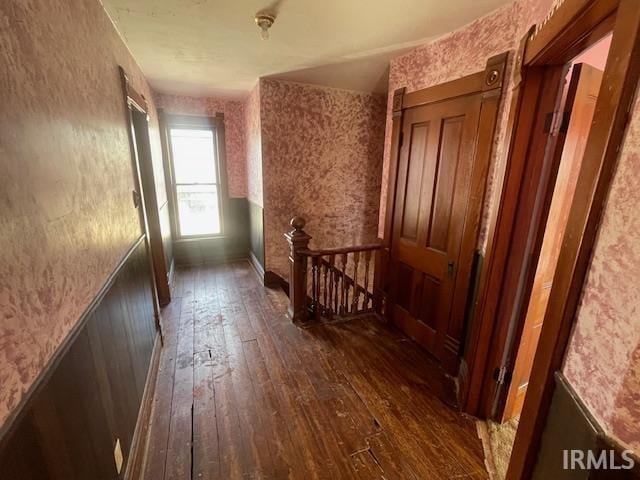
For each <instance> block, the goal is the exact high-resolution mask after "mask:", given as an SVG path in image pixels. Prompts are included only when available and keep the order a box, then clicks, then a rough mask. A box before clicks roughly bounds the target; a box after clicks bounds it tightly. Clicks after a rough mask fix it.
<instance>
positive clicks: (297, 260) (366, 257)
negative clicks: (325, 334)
mask: <svg viewBox="0 0 640 480" xmlns="http://www.w3.org/2000/svg"><path fill="white" fill-rule="evenodd" d="M290 224H291V226H292V227H293V229H292V230H291V231H289V232H287V233H286V234H285V238H286V239H287V242H288V243H289V248H290V254H289V263H290V268H291V274H290V279H289V302H290V304H289V309H288V315H289V317H290V318H291V319H292V320H293V321H294V322H297V323H303V322H306V321H308V320H310V319H315V320H319V319H320V318H321V317H323V318H334V317H344V316H347V315H348V316H351V315H356V314H362V313H368V312H372V311H373V310H374V308H376V306H377V303H378V302H377V301H376V298H375V295H374V291H375V289H374V288H373V285H374V281H373V276H374V269H375V264H376V263H377V262H376V259H377V255H378V254H377V252H378V251H379V250H381V249H382V248H383V245H382V243H368V244H365V245H356V246H351V247H339V248H325V249H318V250H313V249H310V248H309V241H310V240H311V236H310V235H308V234H307V233H306V232H305V231H304V230H303V229H304V226H305V224H306V222H305V220H304V219H302V218H300V217H294V218H292V219H291V222H290ZM374 255H376V257H374ZM372 260H373V266H372ZM360 282H361V283H360Z"/></svg>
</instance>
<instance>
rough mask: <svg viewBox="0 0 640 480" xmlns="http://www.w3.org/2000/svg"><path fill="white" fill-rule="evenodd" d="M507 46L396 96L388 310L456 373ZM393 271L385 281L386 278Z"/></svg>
mask: <svg viewBox="0 0 640 480" xmlns="http://www.w3.org/2000/svg"><path fill="white" fill-rule="evenodd" d="M506 61H507V54H502V55H497V56H495V57H492V58H490V59H489V60H488V62H487V67H486V69H485V70H484V71H481V72H478V73H476V74H472V75H469V76H466V77H463V78H461V79H459V80H454V81H451V82H448V83H444V84H440V85H437V86H434V87H430V88H427V89H424V90H419V91H416V92H412V93H409V94H404V91H403V90H399V91H397V92H396V93H395V95H394V124H393V131H392V143H393V145H392V151H393V152H394V155H395V158H394V160H393V161H392V171H391V175H390V177H389V191H390V192H391V194H390V195H389V202H390V203H389V204H388V205H387V211H389V212H390V213H391V215H388V221H387V224H386V225H385V235H384V242H385V252H384V254H385V255H387V259H388V262H387V263H386V265H387V268H388V272H389V275H386V274H382V275H380V276H379V277H380V278H384V279H385V280H386V282H387V283H386V285H384V286H383V290H384V292H385V302H384V303H385V315H386V316H387V318H389V320H390V321H391V322H392V323H394V324H395V325H396V326H398V327H399V328H400V329H401V330H403V331H404V332H405V333H406V334H407V335H408V336H409V337H411V338H412V339H413V340H415V341H416V342H417V343H419V344H420V345H421V346H422V347H424V348H425V349H426V350H427V351H428V352H429V353H431V355H432V356H433V357H434V358H435V359H436V360H437V361H438V362H439V364H440V365H441V366H442V367H443V369H444V370H445V371H446V372H448V373H449V374H450V375H455V374H456V373H457V370H458V367H459V361H460V354H461V349H462V344H463V340H464V333H465V320H466V318H467V313H468V311H467V306H468V299H469V297H470V293H471V292H470V290H471V288H470V287H471V285H472V279H473V268H474V255H475V249H476V244H477V237H478V228H479V224H480V216H481V209H482V204H483V198H484V191H485V186H486V180H487V171H488V163H489V158H490V155H491V149H492V144H493V133H494V129H495V124H496V118H497V108H498V103H499V101H500V97H501V93H502V85H503V75H504V71H505V65H506ZM387 279H388V280H387Z"/></svg>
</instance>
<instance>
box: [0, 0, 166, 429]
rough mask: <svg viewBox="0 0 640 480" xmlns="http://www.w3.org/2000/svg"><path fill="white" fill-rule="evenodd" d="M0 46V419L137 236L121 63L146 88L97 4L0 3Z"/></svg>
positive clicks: (156, 147)
mask: <svg viewBox="0 0 640 480" xmlns="http://www.w3.org/2000/svg"><path fill="white" fill-rule="evenodd" d="M0 45H2V48H0V63H1V64H2V65H3V68H2V69H1V71H0V105H2V115H0V158H1V161H0V212H2V214H1V216H0V312H1V313H0V314H1V318H0V423H3V422H4V421H5V420H6V418H7V416H8V415H9V414H10V412H12V411H13V410H14V409H15V408H16V407H17V406H18V405H19V403H20V401H21V399H22V398H23V395H24V393H25V392H26V390H27V389H28V388H29V387H30V386H31V384H32V383H33V381H34V380H35V378H36V377H37V376H38V374H39V373H40V372H41V371H42V369H43V367H44V366H45V365H46V364H47V362H48V361H49V359H50V358H51V356H52V354H53V353H54V351H55V350H56V349H57V348H58V347H59V346H60V344H61V342H62V341H63V339H64V338H65V337H66V336H67V334H68V333H69V331H70V330H71V329H72V327H73V326H74V325H75V324H76V322H77V321H78V319H79V317H80V315H81V314H82V312H83V311H84V309H85V308H86V307H87V306H88V305H89V303H90V302H91V301H92V300H93V298H94V297H95V295H96V294H97V293H98V291H99V290H100V288H101V287H102V285H103V284H104V282H105V281H106V279H107V277H108V275H109V274H110V273H111V272H112V271H113V269H114V268H115V267H116V265H117V264H118V262H119V261H120V259H121V258H122V256H123V255H124V254H125V253H126V252H127V250H128V249H129V247H130V246H131V244H132V242H133V241H134V240H135V239H136V238H138V236H139V235H140V228H139V225H138V220H137V214H136V210H135V209H134V208H133V205H132V201H131V190H132V189H133V177H132V169H131V152H130V149H129V139H128V136H127V123H126V115H125V106H124V100H123V92H122V86H121V82H120V75H119V72H118V65H122V66H123V67H124V68H125V69H126V70H127V72H128V73H129V75H130V79H131V80H132V83H133V84H134V86H135V87H136V88H137V89H138V90H139V91H141V93H143V94H144V95H145V96H146V97H147V99H149V100H150V99H151V92H150V90H149V88H148V86H147V84H146V82H145V80H144V78H143V76H142V74H141V72H140V70H139V69H138V67H137V66H136V64H135V63H134V61H133V59H132V58H131V56H130V54H129V52H128V50H127V48H126V47H125V45H124V44H123V43H122V41H121V39H120V37H119V36H118V34H117V33H116V31H115V29H114V27H113V25H112V24H111V22H110V20H109V18H108V17H107V15H106V13H105V12H104V10H103V9H102V7H101V5H100V3H99V2H97V1H83V0H46V1H45V0H21V1H19V2H15V1H9V2H0ZM151 107H152V105H151ZM149 113H150V117H151V122H150V133H151V140H152V149H153V158H154V164H155V165H156V171H158V169H159V171H160V172H161V171H162V165H161V151H160V142H159V132H158V126H157V120H156V114H155V110H153V108H151V111H150V112H149ZM157 180H158V185H157V190H158V196H159V197H160V204H161V205H162V204H163V203H165V202H166V192H165V189H164V183H163V182H162V176H160V177H159V178H158V179H157Z"/></svg>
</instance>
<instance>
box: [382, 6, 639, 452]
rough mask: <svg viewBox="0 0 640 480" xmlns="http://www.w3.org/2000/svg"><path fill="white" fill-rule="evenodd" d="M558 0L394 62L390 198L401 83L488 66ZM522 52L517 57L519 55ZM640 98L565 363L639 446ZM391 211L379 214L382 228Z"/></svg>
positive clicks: (433, 80) (506, 13)
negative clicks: (394, 116) (395, 104)
mask: <svg viewBox="0 0 640 480" xmlns="http://www.w3.org/2000/svg"><path fill="white" fill-rule="evenodd" d="M551 3H552V1H551V0H545V1H543V2H537V1H535V0H516V1H515V2H514V3H512V4H509V5H506V6H504V7H502V8H500V9H498V10H496V11H494V12H492V13H490V14H488V15H486V16H485V17H483V18H481V19H478V20H476V21H474V22H472V23H470V24H469V25H467V26H465V27H462V28H461V29H459V30H457V31H455V32H453V33H451V34H449V35H447V36H445V37H442V38H440V39H437V40H435V41H433V42H431V43H429V44H427V45H424V46H421V47H418V48H417V49H415V50H413V51H411V52H409V53H407V54H405V55H403V56H401V57H399V58H397V59H394V60H393V61H392V62H391V69H390V77H389V99H388V104H387V127H388V128H387V133H386V139H385V164H384V169H383V191H382V195H381V200H382V202H381V205H385V204H386V195H387V191H386V185H387V177H388V162H389V158H390V133H391V130H390V114H391V105H392V103H391V100H392V94H393V91H394V90H395V89H397V88H400V87H403V86H405V87H407V89H408V91H413V90H417V89H421V88H426V87H429V86H431V85H436V84H438V83H442V82H445V81H448V80H452V79H455V78H459V77H461V76H464V75H467V74H470V73H473V72H475V71H479V70H481V69H482V68H484V64H485V62H486V59H487V58H488V57H489V56H491V55H495V54H497V53H500V52H503V51H505V50H512V51H513V50H515V49H516V48H517V47H518V45H519V43H520V40H521V38H522V36H523V35H524V34H525V32H526V31H527V29H528V28H529V27H530V26H531V25H533V24H535V23H537V22H540V21H541V20H542V19H543V18H544V17H545V15H546V14H547V12H548V11H549V8H550V6H551ZM512 60H513V58H512ZM512 88H513V86H512V82H511V81H510V82H509V84H508V85H507V88H506V93H505V95H504V97H503V100H502V106H501V112H500V117H499V122H498V127H497V134H496V144H495V151H494V155H493V158H492V168H491V171H490V173H489V179H488V186H487V195H486V200H485V206H484V214H483V225H482V228H481V234H480V238H479V240H478V246H479V248H480V249H481V250H482V251H483V250H484V248H485V247H486V227H487V225H486V224H487V219H488V217H489V214H490V212H491V210H492V209H493V208H495V205H496V204H497V202H498V198H499V194H500V192H497V191H495V188H494V187H493V185H494V183H495V182H494V180H495V179H494V176H495V172H496V170H497V169H496V167H497V166H499V165H501V164H502V162H504V161H505V159H506V155H507V153H508V152H507V144H506V138H505V135H506V132H505V127H506V121H507V115H508V113H509V112H508V106H509V105H510V104H511V97H512ZM639 164H640V105H639V103H638V101H636V104H635V108H634V110H633V114H632V116H631V121H630V125H629V127H628V132H627V134H626V140H625V142H624V145H623V148H622V151H621V155H620V159H619V165H618V169H617V173H616V175H615V177H614V180H613V185H612V188H611V192H610V195H609V199H608V202H607V204H606V208H605V212H604V217H603V221H602V224H601V226H600V231H599V236H598V241H597V243H596V246H595V250H594V253H593V260H592V265H591V267H590V270H589V274H588V276H587V281H586V284H585V288H584V292H583V298H582V301H581V306H580V309H579V311H578V315H577V319H576V326H575V330H574V333H573V336H572V338H571V341H570V344H569V348H568V353H567V357H566V362H565V366H564V369H563V372H564V373H565V375H566V376H567V378H568V380H569V382H570V384H571V386H572V387H573V388H574V389H575V391H576V392H577V393H578V395H579V396H580V398H581V400H582V401H583V402H584V404H585V405H586V407H587V408H588V409H589V411H590V412H591V413H593V414H594V416H595V417H596V418H597V419H598V421H599V422H601V425H602V427H603V428H604V429H605V430H606V431H607V433H608V434H609V435H611V436H613V437H615V438H617V439H618V440H620V441H622V442H623V443H625V444H627V445H629V446H631V447H632V448H633V449H634V450H635V451H636V452H639V451H640V431H639V430H638V429H637V428H636V427H635V426H636V424H637V419H638V418H640V399H639V398H638V395H637V392H638V391H639V390H640V333H639V332H640V315H638V311H640V294H639V292H638V290H637V288H635V287H636V286H637V285H638V284H639V283H640V223H639V219H638V215H636V214H635V213H636V212H637V211H638V208H639V206H640V176H638V175H637V166H638V165H639ZM382 225H384V212H383V211H382V212H381V215H380V227H379V228H380V232H381V231H382V228H381V227H382Z"/></svg>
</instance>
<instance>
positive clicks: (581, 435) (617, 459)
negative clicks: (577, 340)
mask: <svg viewBox="0 0 640 480" xmlns="http://www.w3.org/2000/svg"><path fill="white" fill-rule="evenodd" d="M554 377H555V388H554V392H553V397H552V400H551V406H550V408H549V415H548V417H547V421H546V424H545V426H544V430H543V432H542V442H541V445H540V450H539V451H538V453H537V461H536V464H535V467H534V469H533V474H532V479H533V480H546V479H549V478H553V479H554V480H565V479H566V480H614V479H615V480H634V479H635V480H637V479H638V478H640V460H639V459H638V458H637V457H636V456H635V455H634V454H633V453H632V452H631V451H629V450H625V447H623V446H621V445H620V444H618V443H617V442H616V441H615V440H614V439H612V438H610V437H608V436H607V435H606V432H605V430H604V429H603V427H602V426H601V425H600V424H599V423H598V421H597V420H596V419H595V418H594V417H593V416H592V415H591V413H589V410H588V409H587V407H586V406H585V405H584V404H583V403H582V401H581V400H580V397H579V396H578V394H577V393H576V392H575V391H574V390H573V388H572V387H571V385H570V384H569V382H568V381H567V379H566V378H565V377H564V375H562V373H561V372H559V371H556V372H555V376H554ZM571 450H580V451H581V452H583V453H584V460H582V462H581V463H583V464H584V468H582V465H581V464H580V463H578V462H576V463H575V464H574V465H573V466H572V465H571V463H570V457H569V456H568V455H570V452H571ZM565 451H566V452H567V453H566V454H565V453H564V452H565ZM589 452H590V453H591V455H592V456H593V457H594V458H595V459H599V458H600V457H601V456H603V455H604V456H606V460H603V463H602V464H601V466H600V468H594V466H593V464H592V465H591V468H590V466H589V464H588V460H587V457H588V455H589ZM565 456H566V458H565ZM629 459H631V460H632V461H633V463H634V465H633V466H631V465H630V464H629ZM565 463H566V464H567V465H565ZM605 466H606V468H605ZM616 467H617V468H616Z"/></svg>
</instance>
